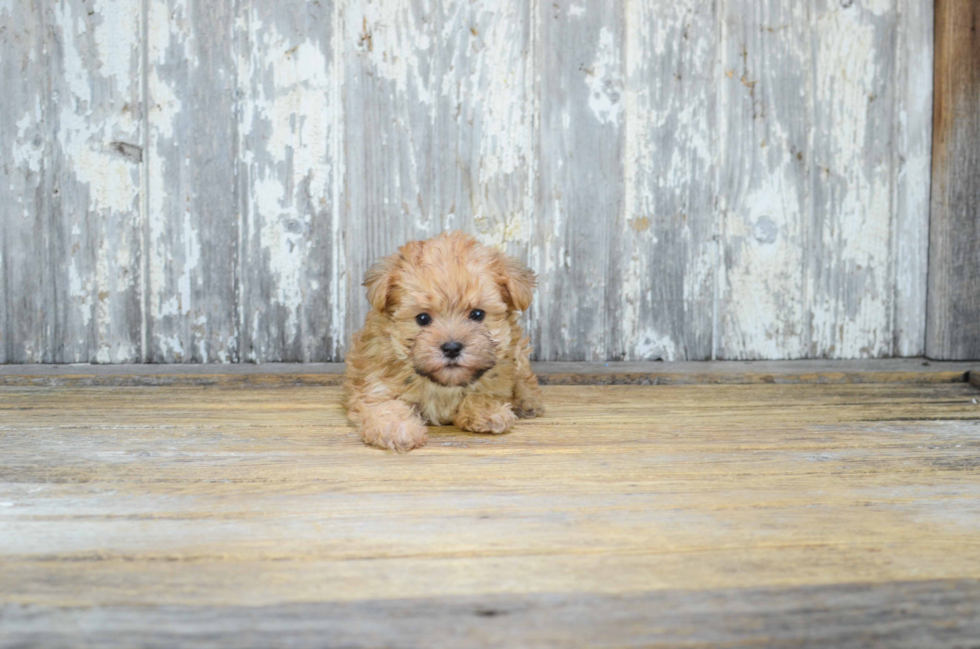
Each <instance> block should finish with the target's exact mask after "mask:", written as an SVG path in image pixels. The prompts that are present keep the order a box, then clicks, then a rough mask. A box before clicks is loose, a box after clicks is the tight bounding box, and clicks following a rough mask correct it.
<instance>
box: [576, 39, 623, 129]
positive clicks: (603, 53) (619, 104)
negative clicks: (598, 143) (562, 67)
mask: <svg viewBox="0 0 980 649" xmlns="http://www.w3.org/2000/svg"><path fill="white" fill-rule="evenodd" d="M585 84H586V85H587V86H588V87H589V108H590V109H591V110H592V114H593V115H595V118H596V120H598V121H599V123H600V124H613V125H616V124H619V118H620V115H621V114H622V112H623V101H622V97H623V70H622V65H621V63H620V51H619V44H617V43H616V42H615V41H614V39H613V33H612V31H610V29H609V28H608V27H603V28H602V29H601V30H600V31H599V43H598V45H597V46H596V53H595V60H593V62H592V65H591V66H590V67H589V69H587V70H585Z"/></svg>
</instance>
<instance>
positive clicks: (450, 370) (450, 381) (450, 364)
mask: <svg viewBox="0 0 980 649" xmlns="http://www.w3.org/2000/svg"><path fill="white" fill-rule="evenodd" d="M494 365H496V363H495V362H491V363H490V364H489V365H486V366H484V367H478V368H476V369H473V368H469V367H465V366H464V365H463V364H462V363H460V362H459V361H458V360H456V359H453V360H448V361H446V362H445V363H444V364H443V365H442V367H440V368H438V369H436V370H428V369H425V368H422V367H418V366H415V367H414V369H415V373H416V374H418V375H419V376H422V377H425V378H426V379H428V380H430V381H432V382H433V383H435V384H436V385H441V386H442V387H444V388H465V387H467V386H469V385H473V384H474V383H476V382H477V381H479V380H480V379H481V378H482V377H483V375H484V374H486V373H487V372H489V371H490V370H491V369H493V367H494Z"/></svg>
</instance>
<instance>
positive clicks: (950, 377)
mask: <svg viewBox="0 0 980 649" xmlns="http://www.w3.org/2000/svg"><path fill="white" fill-rule="evenodd" d="M533 369H534V371H535V372H536V373H537V374H538V377H539V379H540V381H541V382H542V383H543V384H546V385H699V384H730V385H738V384H765V383H781V384H793V383H962V382H964V381H966V380H967V375H968V372H969V369H970V364H969V363H963V362H955V361H954V362H939V361H924V360H922V359H876V360H865V361H716V362H712V361H705V362H698V361H693V362H674V363H640V362H633V363H568V362H539V363H534V364H533ZM343 372H344V365H343V363H266V364H263V365H252V364H242V365H215V364H212V365H187V364H175V365H111V366H101V365H30V366H24V365H5V366H0V385H7V386H14V385H36V386H50V387H57V386H96V385H107V386H109V385H113V386H132V385H157V386H159V385H226V386H234V385H238V386H243V387H246V386H255V385H264V386H268V387H274V386H283V387H285V386H290V385H340V384H341V383H342V381H343Z"/></svg>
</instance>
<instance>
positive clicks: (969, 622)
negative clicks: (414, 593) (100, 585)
mask: <svg viewBox="0 0 980 649" xmlns="http://www.w3.org/2000/svg"><path fill="white" fill-rule="evenodd" d="M977 602H980V582H978V581H977V580H969V579H962V580H928V581H904V582H892V583H884V584H843V585H829V586H803V587H796V588H752V589H728V590H711V591H695V590H670V591H653V592H647V593H639V594H629V595H615V596H606V595H593V594H580V593H541V594H527V595H520V596H514V595H482V596H469V597H452V598H420V599H406V600H385V601H365V602H328V603H313V604H309V603H300V604H296V603H288V604H277V605H273V606H266V607H258V608H256V607H233V606H224V607H218V606H208V607H193V606H168V607H154V608H150V609H146V608H139V607H133V606H126V605H125V604H120V605H117V606H112V607H97V608H88V607H84V608H68V609H57V608H48V607H37V606H6V607H0V615H2V617H3V620H4V628H3V630H0V644H3V645H9V646H30V645H37V644H44V645H45V646H47V647H74V646H76V645H77V643H78V639H79V637H80V636H79V635H78V631H77V629H85V630H86V631H85V632H84V633H83V634H82V637H84V639H85V640H86V641H88V642H91V643H92V644H99V645H117V644H125V643H126V642H131V641H132V639H133V638H138V639H139V641H140V643H141V644H142V645H143V646H153V647H158V646H159V647H170V646H176V645H180V646H182V647H227V646H231V645H234V646H246V645H247V646H268V645H280V646H282V645H284V646H289V647H297V648H299V647H387V646H412V647H433V648H436V647H458V646H460V644H465V645H472V646H486V647H491V646H492V647H504V646H514V645H515V644H520V645H521V646H534V647H568V646H583V645H588V646H609V645H611V644H613V643H614V642H615V643H616V645H617V646H641V645H642V646H647V647H651V646H657V647H661V646H671V647H673V646H688V645H691V644H694V643H697V646H699V647H731V646H739V647H757V646H766V647H788V646H800V645H801V644H805V645H807V646H826V647H837V648H840V649H845V648H852V647H853V648H854V649H863V648H865V647H873V646H880V647H895V648H904V647H907V648H909V649H918V648H919V647H925V646H928V647H950V648H954V647H963V646H968V645H969V643H970V642H972V641H973V640H975V638H976V637H978V636H980V608H978V605H977ZM378 620H384V621H385V623H384V624H378Z"/></svg>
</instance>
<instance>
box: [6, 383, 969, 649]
mask: <svg viewBox="0 0 980 649" xmlns="http://www.w3.org/2000/svg"><path fill="white" fill-rule="evenodd" d="M977 394H978V392H977V390H976V388H974V387H973V386H971V385H969V384H967V383H958V384H946V385H882V384H872V385H820V386H815V385H754V386H724V385H722V386H718V385H714V386H661V387H643V386H612V387H603V386H592V387H546V388H545V398H546V401H547V403H548V405H549V407H550V411H549V412H550V414H549V415H548V416H547V417H545V418H541V419H535V420H530V421H526V422H522V423H521V424H520V425H519V426H518V427H517V428H516V429H515V430H514V431H513V432H512V433H511V434H508V435H504V436H493V437H491V436H481V435H472V434H466V433H462V432H460V431H458V430H457V429H455V428H451V427H446V428H441V429H433V432H432V438H431V441H430V444H429V446H428V447H427V448H424V449H421V450H419V451H417V452H414V453H412V454H410V455H404V456H399V455H394V454H387V453H384V452H379V451H376V450H373V449H370V448H367V447H364V446H363V445H362V444H361V443H360V442H359V441H358V440H357V437H356V434H355V433H354V431H353V429H351V428H350V427H349V425H348V424H347V422H346V421H345V418H344V414H343V410H342V407H341V405H340V400H339V397H340V390H339V389H338V388H324V387H291V388H276V389H267V388H252V389H241V388H235V389H228V388H221V387H210V388H208V387H204V388H202V387H156V388H146V387H143V388H140V387H132V388H121V387H117V388H57V389H53V388H31V387H20V388H17V387H4V388H2V389H0V411H2V412H3V423H2V425H0V434H2V436H3V439H4V453H3V455H2V457H0V503H2V506H0V556H2V558H3V560H2V561H0V580H2V582H3V583H4V589H3V590H2V592H0V604H2V605H4V608H3V609H2V611H3V616H4V621H5V624H4V625H2V629H3V630H2V631H0V633H2V634H4V635H0V638H2V640H3V642H5V643H7V644H14V640H15V639H16V640H18V641H23V640H24V639H25V638H33V639H34V642H35V643H39V644H52V645H55V644H57V643H58V642H64V634H65V633H67V632H68V631H69V628H71V629H72V630H74V632H75V633H76V634H81V635H82V636H84V637H86V638H87V637H91V638H96V637H103V638H111V637H112V635H113V634H115V633H123V632H125V631H127V630H130V631H137V632H138V633H139V634H142V633H145V634H146V636H145V637H146V638H147V639H148V642H149V641H151V640H152V641H154V642H162V638H167V637H168V636H167V635H166V634H168V633H185V634H186V637H185V639H184V640H185V642H182V643H181V644H185V643H186V644H193V643H194V642H197V643H202V644H203V643H207V642H213V641H214V637H215V636H214V635H213V634H215V633H217V634H219V636H220V637H222V638H225V637H229V638H230V637H235V636H232V635H229V636H224V635H223V634H225V633H235V632H236V629H237V630H238V632H246V631H249V630H252V629H256V626H255V625H256V624H263V625H264V624H268V625H269V626H264V628H265V629H266V631H269V630H270V629H271V628H272V627H275V626H276V625H279V624H287V625H288V627H289V629H291V630H292V631H289V632H288V633H295V634H302V633H304V632H306V631H307V630H309V629H312V628H317V629H323V628H324V627H322V626H318V625H326V624H327V623H328V622H329V621H330V620H334V619H337V618H343V619H344V620H345V622H344V624H348V625H349V626H341V627H340V628H339V629H337V630H338V633H351V634H358V633H365V632H366V629H364V628H363V625H364V624H366V622H365V620H366V618H367V614H368V612H369V611H372V610H374V611H382V612H387V613H386V614H385V615H384V618H385V619H393V620H394V621H393V624H394V626H386V625H378V624H376V623H375V624H374V625H373V626H374V628H375V629H378V630H377V631H375V633H382V631H381V629H382V628H383V629H385V631H384V632H385V633H387V632H396V631H401V632H402V633H404V634H406V635H405V636H404V638H412V637H418V636H416V635H414V634H418V633H421V632H422V630H423V628H424V629H426V630H427V632H428V633H430V634H432V635H431V636H429V637H431V638H446V636H447V634H449V633H451V632H452V631H453V630H454V629H458V628H459V627H458V626H457V625H460V624H461V625H463V626H464V628H466V629H468V631H469V632H471V633H488V634H491V635H490V636H488V637H500V636H497V635H494V634H498V633H501V632H502V631H501V630H500V627H501V626H507V627H508V628H512V629H514V630H515V632H517V631H519V630H521V629H525V628H526V627H527V626H531V625H536V626H537V629H538V630H537V631H535V632H536V633H540V634H542V635H541V636H540V637H542V638H543V640H542V642H544V640H547V641H548V642H550V643H554V644H559V643H560V641H561V640H562V637H563V636H561V635H560V634H562V633H563V632H564V631H565V630H567V629H568V627H567V625H566V624H565V623H564V622H563V620H564V619H565V616H566V615H568V616H571V617H574V618H576V619H577V620H578V621H577V622H576V623H574V624H573V629H574V628H577V627H576V626H575V625H581V627H582V629H586V628H594V629H596V630H599V629H607V628H611V627H609V626H603V625H610V624H612V623H613V621H614V620H617V619H618V620H623V619H624V618H625V619H626V620H629V623H628V624H623V623H620V624H619V625H617V626H618V629H619V633H620V634H621V635H619V636H613V637H615V638H621V644H627V643H628V642H636V643H640V641H641V640H642V639H644V638H646V639H648V640H649V641H648V644H649V643H651V642H652V640H657V639H660V640H663V642H665V643H666V642H667V640H668V639H670V638H672V637H674V635H676V634H681V633H684V632H685V631H684V629H685V627H684V625H681V624H679V622H680V621H682V620H688V621H690V622H692V623H693V622H697V623H696V624H692V626H691V627H688V628H687V630H686V633H687V634H688V637H692V636H691V634H693V633H702V634H704V635H703V637H702V643H704V644H710V643H716V644H724V641H725V640H726V639H730V638H734V639H741V640H743V641H745V642H746V643H748V642H749V641H750V640H753V639H755V641H756V642H757V643H761V642H764V641H765V639H766V638H769V637H771V638H772V639H774V640H779V641H781V642H784V643H786V644H788V643H790V642H791V641H794V640H798V639H799V636H798V635H794V634H799V633H804V632H807V633H811V634H814V633H815V634H817V635H815V636H809V637H811V638H812V639H813V640H817V639H821V638H822V639H824V640H825V641H826V643H829V644H830V645H834V640H837V641H839V642H843V641H845V640H846V641H848V642H851V644H852V645H853V644H855V643H857V642H858V641H859V640H862V639H863V640H864V641H868V640H873V639H875V638H885V639H887V638H894V637H898V636H902V635H903V633H904V634H905V635H906V639H907V640H908V641H909V642H911V641H912V640H913V639H915V640H919V641H921V642H924V644H932V643H931V642H926V641H927V640H931V641H934V642H936V643H938V642H939V641H948V642H950V643H952V642H953V640H957V639H958V638H959V637H960V636H959V635H957V634H958V633H964V634H965V633H969V632H971V630H972V629H973V626H974V625H975V624H976V622H977V620H976V611H975V607H972V606H971V605H970V604H969V602H974V601H975V600H976V597H975V590H976V581H977V580H978V579H980V560H978V557H980V553H978V552H977V550H978V549H980V548H978V545H977V538H978V531H980V528H978V524H977V521H980V498H978V482H977V480H978V479H977V470H976V469H977V461H976V457H977V451H978V446H977V435H976V428H977V424H978V422H980V405H978V404H977V403H975V402H976V400H977V398H976V397H977ZM617 601H618V602H620V603H621V607H620V608H619V609H617V608H616V605H615V603H616V602H617ZM658 603H662V605H661V604H658ZM888 606H898V607H899V609H900V610H901V615H900V616H896V615H897V614H896V613H895V612H893V613H892V614H887V613H886V612H885V611H886V608H887V607H888ZM239 607H250V611H251V617H250V620H249V621H248V622H243V623H242V624H235V623H234V620H235V619H236V616H239V615H243V613H242V612H241V609H240V608H239ZM191 608H193V609H195V610H196V611H197V613H196V614H194V615H189V616H188V617H184V618H183V619H182V623H181V624H180V625H175V626H170V627H169V629H165V628H164V627H165V625H166V621H167V620H170V621H173V620H174V619H176V618H175V617H174V616H175V615H176V614H177V613H178V612H180V611H185V612H188V613H189V612H190V611H191ZM616 610H618V611H620V612H621V613H622V616H623V617H619V616H618V615H615V614H612V612H613V611H616ZM396 611H401V613H396ZM423 611H424V612H423ZM477 611H496V612H497V614H492V613H484V614H479V613H477ZM710 611H718V612H719V614H720V615H721V617H720V618H715V617H712V616H709V615H707V613H708V612H710ZM722 611H724V614H721V612H722ZM943 613H945V616H943ZM417 615H420V616H421V618H420V619H421V620H429V621H430V623H429V624H428V625H424V627H423V626H412V624H413V622H412V620H416V623H417V622H418V619H419V618H417ZM508 615H513V619H512V622H513V625H512V626H511V625H506V624H503V625H502V624H501V623H503V622H505V621H506V617H507V616H508ZM698 616H701V617H698ZM284 619H285V620H286V621H285V622H283V620H284ZM377 619H378V618H376V619H375V622H376V621H377ZM940 619H941V620H942V622H943V623H942V624H940ZM222 620H224V621H227V624H228V626H225V624H222ZM901 620H904V621H905V623H906V624H907V625H908V626H906V627H904V631H903V627H902V626H901V625H902V622H901ZM777 621H779V622H780V623H781V624H777ZM79 622H80V623H86V622H87V623H91V625H92V627H94V628H90V627H88V626H86V625H84V624H83V625H82V626H81V627H78V626H72V627H68V625H69V624H72V623H79ZM750 623H755V624H756V626H755V633H759V632H760V631H759V625H762V627H763V628H764V629H765V630H766V633H767V634H772V635H771V636H770V635H767V636H766V637H763V638H759V637H758V636H755V635H746V634H751V633H752V629H751V628H750V627H749V626H747V625H749V624H750ZM337 624H340V623H339V622H338V623H337ZM773 625H775V626H774V628H770V627H771V626H773ZM229 627H233V628H229ZM345 629H346V630H345ZM255 632H259V631H257V630H256V631H255ZM283 632H284V633H287V631H283ZM528 632H532V631H531V630H530V629H528ZM581 632H584V631H581ZM88 633H91V634H93V635H91V636H87V635H85V634H88ZM658 633H662V634H664V635H657V634H658ZM159 634H164V635H162V636H161V635H159ZM835 634H836V635H835ZM916 634H920V635H916ZM922 634H924V635H922ZM137 637H139V636H137ZM297 637H300V636H297ZM359 637H366V638H367V639H368V640H365V643H366V644H372V643H371V642H369V640H376V639H378V638H379V637H380V636H370V635H369V636H359ZM573 637H578V636H573ZM46 640H47V642H46ZM320 640H321V641H323V638H321V639H320ZM457 640H458V638H457ZM732 641H733V640H732ZM399 642H404V643H405V644H411V643H410V642H407V641H404V640H399V641H398V642H395V644H399ZM375 644H385V643H384V642H379V643H375ZM423 644H425V645H426V646H428V645H429V644H431V643H423ZM504 644H507V643H506V642H505V643H504ZM150 646H152V645H150ZM835 646H838V645H835ZM844 646H848V645H847V644H846V643H845V644H844ZM939 646H942V645H939Z"/></svg>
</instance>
